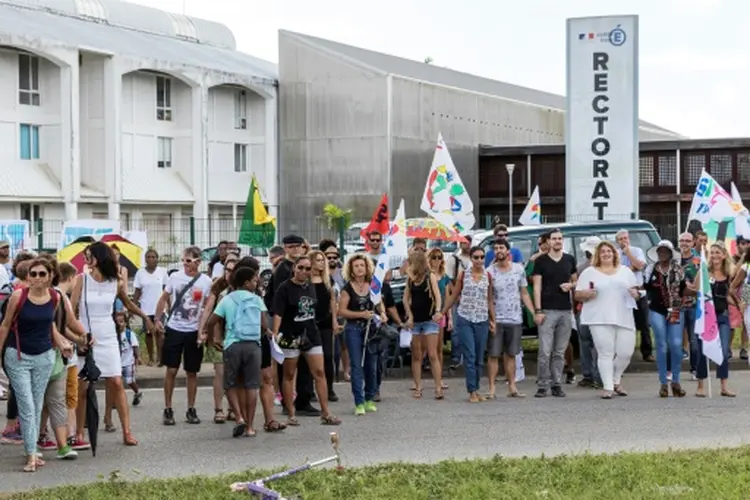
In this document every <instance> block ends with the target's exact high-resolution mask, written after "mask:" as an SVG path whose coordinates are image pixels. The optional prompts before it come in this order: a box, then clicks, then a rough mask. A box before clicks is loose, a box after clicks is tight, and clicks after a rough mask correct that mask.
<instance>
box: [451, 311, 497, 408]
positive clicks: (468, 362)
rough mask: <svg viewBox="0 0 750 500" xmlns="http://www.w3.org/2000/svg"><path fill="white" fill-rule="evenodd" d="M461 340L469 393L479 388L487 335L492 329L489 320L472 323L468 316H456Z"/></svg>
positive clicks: (456, 325)
mask: <svg viewBox="0 0 750 500" xmlns="http://www.w3.org/2000/svg"><path fill="white" fill-rule="evenodd" d="M454 326H455V327H456V330H457V331H458V336H459V339H460V342H461V353H462V354H463V356H464V370H465V372H466V391H467V392H468V393H472V392H477V391H478V390H479V379H481V378H482V368H483V367H484V351H485V349H486V348H487V335H488V334H489V331H490V324H489V322H488V321H481V322H479V323H472V322H471V321H469V320H468V319H466V318H463V317H461V316H458V315H457V316H456V324H455V325H454Z"/></svg>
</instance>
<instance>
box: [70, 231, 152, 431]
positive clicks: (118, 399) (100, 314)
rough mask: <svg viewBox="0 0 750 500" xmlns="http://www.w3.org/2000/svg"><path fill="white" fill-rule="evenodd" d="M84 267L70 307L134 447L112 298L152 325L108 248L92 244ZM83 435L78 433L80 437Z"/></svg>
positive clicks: (124, 429)
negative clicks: (86, 334) (86, 270)
mask: <svg viewBox="0 0 750 500" xmlns="http://www.w3.org/2000/svg"><path fill="white" fill-rule="evenodd" d="M86 264H87V265H88V268H89V269H90V272H89V273H84V274H81V275H79V276H78V277H77V279H76V284H75V288H74V289H73V297H72V299H71V302H72V306H73V309H74V310H75V309H76V308H78V311H79V314H78V317H79V318H80V320H81V323H83V326H84V328H85V329H86V330H87V331H88V332H89V333H90V334H91V336H92V337H93V339H94V345H93V347H91V349H93V353H94V361H95V362H96V366H97V367H99V369H100V370H101V372H102V374H101V377H102V378H103V379H105V380H106V390H107V392H108V393H110V394H111V396H112V398H113V400H114V403H115V407H116V408H117V413H118V414H119V415H120V423H121V425H122V439H123V443H124V444H125V445H126V446H136V445H137V444H138V440H137V439H135V438H134V437H133V435H132V433H131V432H130V414H129V410H128V402H127V399H126V396H125V388H124V387H123V385H122V363H121V362H120V342H119V339H118V338H117V331H116V330H115V321H114V318H113V317H112V312H113V306H114V303H115V298H119V299H120V300H121V301H122V303H123V305H124V306H125V308H126V309H127V310H128V311H130V312H131V313H132V314H134V315H136V316H139V317H140V318H142V319H143V321H144V324H145V325H146V329H147V330H149V331H151V330H153V328H154V325H153V323H152V322H151V320H150V319H149V317H148V316H147V315H146V314H145V313H144V312H143V311H141V310H140V309H139V308H138V307H137V306H136V305H135V304H134V303H133V302H132V301H131V300H130V298H129V297H128V294H127V283H124V282H123V281H122V280H120V279H119V271H118V266H117V262H116V261H115V255H114V252H113V251H112V249H111V248H110V247H109V246H107V245H106V244H104V243H101V242H96V243H92V244H91V245H90V246H89V247H88V248H87V249H86ZM81 362H82V360H81V361H79V363H81ZM83 423H84V419H81V420H79V421H78V425H79V426H81V427H82V426H83ZM82 431H83V429H80V433H81V434H82Z"/></svg>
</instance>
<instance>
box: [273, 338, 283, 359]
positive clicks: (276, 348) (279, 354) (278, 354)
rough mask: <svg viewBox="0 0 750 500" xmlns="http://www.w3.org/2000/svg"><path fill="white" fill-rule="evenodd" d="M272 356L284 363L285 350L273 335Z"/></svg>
mask: <svg viewBox="0 0 750 500" xmlns="http://www.w3.org/2000/svg"><path fill="white" fill-rule="evenodd" d="M271 357H272V358H273V359H274V360H275V361H276V362H277V363H280V364H283V363H284V351H282V350H281V347H279V344H278V343H277V342H276V339H275V338H273V337H271Z"/></svg>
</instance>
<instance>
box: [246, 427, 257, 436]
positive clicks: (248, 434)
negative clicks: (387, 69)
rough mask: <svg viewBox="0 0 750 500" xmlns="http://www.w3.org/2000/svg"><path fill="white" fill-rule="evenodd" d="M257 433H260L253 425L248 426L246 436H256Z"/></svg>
mask: <svg viewBox="0 0 750 500" xmlns="http://www.w3.org/2000/svg"><path fill="white" fill-rule="evenodd" d="M257 435H258V433H257V432H256V431H255V429H253V428H252V427H248V428H247V431H245V437H249V438H254V437H255V436H257Z"/></svg>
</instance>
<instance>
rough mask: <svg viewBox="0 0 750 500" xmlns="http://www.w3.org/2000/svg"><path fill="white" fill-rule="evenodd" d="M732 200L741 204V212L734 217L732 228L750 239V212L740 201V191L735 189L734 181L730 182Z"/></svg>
mask: <svg viewBox="0 0 750 500" xmlns="http://www.w3.org/2000/svg"><path fill="white" fill-rule="evenodd" d="M731 187H732V201H733V202H735V203H738V204H740V205H742V208H743V213H742V214H740V215H738V216H737V217H735V219H734V228H735V231H736V233H737V234H738V235H740V236H742V237H743V238H745V239H747V240H750V212H749V211H748V210H747V208H746V207H745V204H744V203H742V196H740V192H739V191H738V190H737V186H735V185H734V182H732V186H731Z"/></svg>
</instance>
